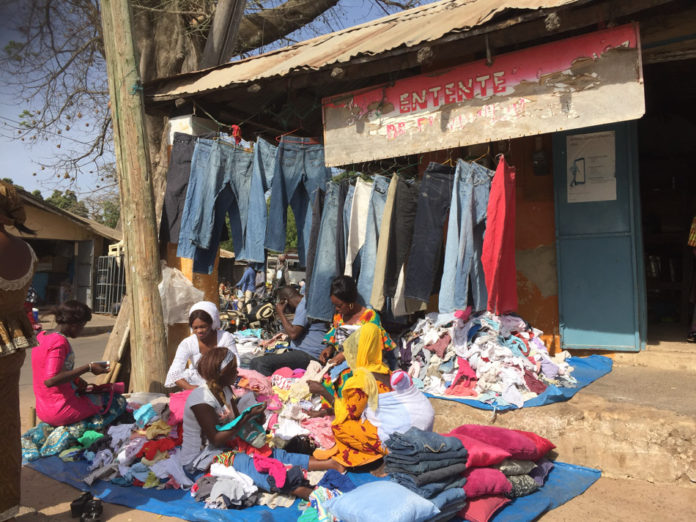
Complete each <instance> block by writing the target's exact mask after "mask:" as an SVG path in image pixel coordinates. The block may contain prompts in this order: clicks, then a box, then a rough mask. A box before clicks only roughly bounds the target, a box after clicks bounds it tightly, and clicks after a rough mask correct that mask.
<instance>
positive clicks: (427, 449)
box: [384, 428, 468, 520]
mask: <svg viewBox="0 0 696 522" xmlns="http://www.w3.org/2000/svg"><path fill="white" fill-rule="evenodd" d="M386 445H387V448H389V453H388V454H387V456H386V457H385V459H384V460H385V464H386V466H385V471H386V472H387V473H390V474H391V479H392V480H393V481H395V482H398V483H399V484H401V485H402V486H404V487H406V488H408V489H410V490H411V491H413V492H414V493H417V494H418V495H420V496H422V497H424V498H426V499H428V500H430V501H431V502H432V503H433V504H435V506H436V507H437V508H438V509H439V510H440V516H439V517H438V518H441V519H442V520H448V519H449V518H451V517H452V516H454V515H455V514H456V513H458V512H459V511H461V509H462V508H463V507H464V505H465V504H466V493H465V492H464V489H463V486H464V484H465V483H466V478H465V477H464V476H463V475H462V474H463V473H464V471H466V468H467V465H466V462H467V458H468V453H467V450H466V448H465V447H464V445H463V444H462V443H461V441H460V440H459V439H457V438H455V437H443V436H442V435H439V434H437V433H434V432H431V431H430V432H429V431H423V430H420V429H418V428H410V429H409V430H408V431H407V432H406V433H403V434H402V433H394V434H393V435H392V436H391V437H390V438H389V440H388V441H387V442H386Z"/></svg>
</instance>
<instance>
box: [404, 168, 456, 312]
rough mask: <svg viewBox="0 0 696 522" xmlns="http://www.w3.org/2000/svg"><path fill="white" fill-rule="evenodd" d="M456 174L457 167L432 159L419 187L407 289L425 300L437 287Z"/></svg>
mask: <svg viewBox="0 0 696 522" xmlns="http://www.w3.org/2000/svg"><path fill="white" fill-rule="evenodd" d="M453 174H454V167H448V166H447V165H440V164H439V163H430V164H429V165H428V168H426V169H425V173H424V174H423V179H422V181H421V183H420V187H419V195H418V208H417V210H416V217H415V222H414V225H413V239H412V241H411V249H410V251H409V256H408V262H407V266H406V282H405V287H406V292H405V293H406V297H411V298H413V299H418V300H420V301H424V302H426V303H427V302H428V301H429V300H430V295H431V294H432V293H433V291H434V290H435V289H436V286H435V279H436V275H437V274H438V273H439V271H440V266H441V264H442V233H443V229H444V226H445V221H447V215H448V214H449V208H450V201H451V199H452V183H453ZM439 286H440V285H439V284H438V285H437V288H439Z"/></svg>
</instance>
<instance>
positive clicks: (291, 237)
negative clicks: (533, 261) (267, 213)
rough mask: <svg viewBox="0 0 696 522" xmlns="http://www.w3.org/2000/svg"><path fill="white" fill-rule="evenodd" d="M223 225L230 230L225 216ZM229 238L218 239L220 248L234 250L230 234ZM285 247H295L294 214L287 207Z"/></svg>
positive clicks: (227, 218)
mask: <svg viewBox="0 0 696 522" xmlns="http://www.w3.org/2000/svg"><path fill="white" fill-rule="evenodd" d="M269 207H270V202H266V210H268V208H269ZM225 226H226V227H227V230H228V231H229V230H230V218H229V217H228V216H225ZM229 235H230V238H229V239H227V240H225V241H220V248H222V249H223V250H228V251H230V252H234V242H233V241H232V234H229ZM285 248H286V249H289V248H297V223H296V222H295V215H294V214H293V213H292V210H290V207H288V226H287V228H286V232H285Z"/></svg>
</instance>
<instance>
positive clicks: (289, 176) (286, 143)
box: [265, 136, 331, 266]
mask: <svg viewBox="0 0 696 522" xmlns="http://www.w3.org/2000/svg"><path fill="white" fill-rule="evenodd" d="M330 178H331V171H330V170H329V169H328V168H327V167H326V166H325V165H324V146H323V145H319V144H316V143H315V142H314V140H313V139H312V138H299V137H295V136H283V138H281V140H280V145H279V146H278V152H277V154H276V160H275V170H274V174H273V184H272V186H271V208H270V211H269V214H268V221H267V224H266V241H265V246H266V248H267V249H269V250H274V251H276V252H283V251H284V250H285V234H286V229H287V223H288V214H287V209H288V205H290V207H291V208H292V212H293V214H294V215H295V223H296V224H297V256H298V258H299V261H300V265H302V266H305V262H306V261H305V260H306V258H305V255H306V253H307V250H308V247H309V235H310V229H311V227H312V212H311V207H312V198H313V195H314V194H315V191H316V190H317V189H322V190H324V188H325V185H326V182H327V181H328V180H329V179H330Z"/></svg>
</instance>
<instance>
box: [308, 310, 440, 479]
mask: <svg viewBox="0 0 696 522" xmlns="http://www.w3.org/2000/svg"><path fill="white" fill-rule="evenodd" d="M382 350H383V336H382V332H381V331H380V328H379V327H378V326H377V325H375V324H373V323H367V324H365V325H363V326H362V327H361V328H360V330H358V331H356V332H354V333H353V334H351V335H350V336H349V337H348V339H346V340H345V342H344V343H343V354H344V356H345V359H346V362H347V363H348V366H349V367H350V369H351V372H352V375H351V377H350V378H348V379H347V380H346V382H345V384H344V386H343V393H342V397H340V398H339V397H338V396H337V395H336V396H332V395H331V394H330V393H329V392H328V391H327V389H326V388H325V387H324V386H322V385H321V384H320V383H318V382H312V383H310V391H312V393H318V394H321V395H322V396H323V397H324V398H325V399H326V400H328V401H329V402H330V403H333V406H334V413H335V419H334V421H333V426H332V429H333V434H334V438H335V439H336V445H335V446H334V447H333V448H331V449H330V450H328V451H326V452H321V453H319V455H322V456H325V457H326V456H329V455H331V456H332V458H333V459H334V460H336V461H337V462H339V463H341V464H342V465H343V466H346V467H355V466H363V465H366V464H370V463H372V462H375V461H377V460H379V459H381V458H382V456H383V455H384V454H385V450H384V448H383V445H382V443H383V442H385V441H386V440H387V439H388V438H389V436H391V434H392V433H394V432H396V431H399V432H406V431H408V429H409V428H410V427H412V426H416V427H418V428H420V429H423V430H432V427H433V420H434V418H435V412H434V410H433V408H432V406H431V405H430V402H429V401H428V399H427V398H426V397H425V395H423V394H422V393H421V392H420V391H418V390H417V389H416V388H415V386H413V384H412V383H411V382H410V381H408V380H404V379H408V375H406V374H405V373H404V372H401V371H399V372H395V374H394V375H393V376H392V375H391V373H390V371H389V368H388V367H387V366H386V365H385V364H384V363H383V362H382Z"/></svg>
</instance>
